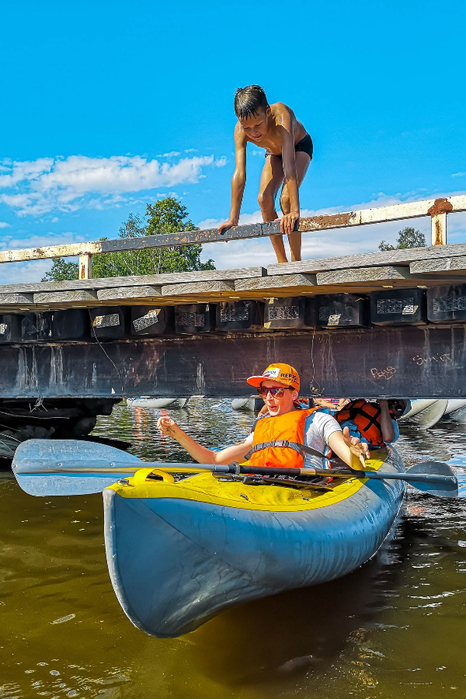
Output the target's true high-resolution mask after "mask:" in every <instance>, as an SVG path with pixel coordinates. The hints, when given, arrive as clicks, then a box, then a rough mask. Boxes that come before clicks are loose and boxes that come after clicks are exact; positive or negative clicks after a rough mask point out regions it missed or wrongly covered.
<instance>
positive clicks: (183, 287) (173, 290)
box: [162, 280, 235, 303]
mask: <svg viewBox="0 0 466 699" xmlns="http://www.w3.org/2000/svg"><path fill="white" fill-rule="evenodd" d="M234 289H235V282H234V281H233V280H228V281H214V282H197V283H194V284H167V285H165V286H162V296H169V297H171V298H173V297H176V296H194V297H197V296H205V295H206V294H207V295H216V294H219V293H221V294H222V293H223V292H226V293H231V292H232V291H234ZM204 301H205V299H204ZM182 303H186V301H185V300H183V302H182Z"/></svg>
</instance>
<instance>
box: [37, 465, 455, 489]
mask: <svg viewBox="0 0 466 699" xmlns="http://www.w3.org/2000/svg"><path fill="white" fill-rule="evenodd" d="M79 463H80V464H81V463H82V462H79ZM140 468H158V469H162V470H166V471H172V472H179V473H182V472H183V471H189V472H196V471H211V472H212V473H224V474H233V475H245V476H253V475H258V476H261V475H262V476H288V477H293V476H300V477H314V478H315V477H322V478H367V479H370V480H378V481H382V480H399V481H405V482H407V483H452V484H453V483H455V482H456V478H455V476H443V475H431V474H424V473H418V474H412V475H410V473H409V472H408V473H387V472H381V471H360V470H356V469H350V468H348V469H345V470H343V469H339V470H338V471H337V470H333V469H325V468H280V467H269V468H267V467H264V466H242V465H239V464H179V463H167V462H162V461H141V462H140V465H138V466H136V465H135V466H123V465H121V466H120V465H119V464H118V462H117V460H115V461H114V462H112V464H111V465H110V464H106V465H102V466H97V467H85V466H84V467H83V466H81V465H79V466H78V465H75V464H73V463H72V462H69V461H68V462H62V463H61V462H58V463H56V464H53V465H51V466H49V467H47V468H46V469H43V468H42V469H37V470H35V469H34V468H32V469H31V470H30V471H28V473H27V475H29V476H33V475H41V474H42V475H43V474H44V473H47V474H48V475H52V474H56V475H58V474H60V475H66V474H67V472H68V473H70V474H71V473H73V474H79V473H81V474H86V473H89V474H93V473H114V474H115V477H117V476H118V475H119V474H121V476H123V477H128V476H131V475H133V474H134V473H136V471H138V470H139V469H140ZM24 475H26V474H24Z"/></svg>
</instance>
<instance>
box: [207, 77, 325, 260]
mask: <svg viewBox="0 0 466 699" xmlns="http://www.w3.org/2000/svg"><path fill="white" fill-rule="evenodd" d="M235 113H236V116H237V117H238V123H237V124H236V127H235V159H236V164H235V172H234V174H233V179H232V183H231V211H230V218H229V220H228V221H226V222H225V223H222V225H221V226H219V231H220V232H222V231H223V230H225V229H226V228H230V227H231V226H237V225H238V219H239V214H240V210H241V202H242V199H243V193H244V186H245V184H246V145H247V143H248V142H250V143H253V144H254V145H255V146H260V147H261V148H265V165H264V168H263V170H262V175H261V181H260V189H259V197H258V199H259V206H260V209H261V212H262V218H263V220H264V221H275V220H276V219H277V218H278V217H277V212H276V210H275V197H276V195H277V192H278V190H279V188H280V185H282V184H283V188H282V191H281V195H280V208H281V210H282V212H283V218H282V219H281V223H280V229H281V232H282V234H283V233H286V234H287V235H288V241H289V243H290V250H291V261H292V262H295V261H296V260H300V259H301V233H298V232H297V233H293V230H294V227H295V224H296V222H297V221H299V192H298V190H299V187H300V185H301V182H302V181H303V179H304V176H305V175H306V172H307V169H308V167H309V163H310V162H311V160H312V151H313V146H312V139H311V137H310V136H309V134H308V133H307V132H306V129H305V128H304V126H303V125H302V124H301V122H300V121H298V120H297V119H296V117H295V115H294V113H293V111H292V110H291V109H290V108H289V107H287V106H286V104H283V102H276V103H275V104H271V105H269V103H268V102H267V97H266V96H265V92H264V90H263V89H262V88H261V87H259V85H249V86H248V87H243V88H241V87H240V88H238V89H237V90H236V94H235ZM270 239H271V241H272V245H273V248H274V250H275V254H276V256H277V261H278V262H287V261H288V260H287V257H286V252H285V246H284V244H283V237H282V235H273V236H271V237H270Z"/></svg>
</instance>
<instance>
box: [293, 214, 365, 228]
mask: <svg viewBox="0 0 466 699" xmlns="http://www.w3.org/2000/svg"><path fill="white" fill-rule="evenodd" d="M354 216H355V213H354V212H353V211H350V212H343V213H339V214H323V215H321V216H310V217H308V218H301V219H300V221H299V230H300V231H302V232H305V231H316V230H320V229H323V228H339V227H340V226H341V227H342V228H343V227H345V226H350V225H351V223H352V222H353V221H352V219H353V218H354Z"/></svg>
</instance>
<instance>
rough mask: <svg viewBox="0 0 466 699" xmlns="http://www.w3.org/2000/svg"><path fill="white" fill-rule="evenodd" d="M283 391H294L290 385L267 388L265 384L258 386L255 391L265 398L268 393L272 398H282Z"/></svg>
mask: <svg viewBox="0 0 466 699" xmlns="http://www.w3.org/2000/svg"><path fill="white" fill-rule="evenodd" d="M285 391H294V389H293V388H292V387H291V386H272V387H270V386H269V387H267V388H266V387H265V386H259V388H258V389H257V393H258V394H259V395H260V396H262V398H266V397H267V394H268V393H270V395H271V396H272V398H283V396H284V395H285Z"/></svg>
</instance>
